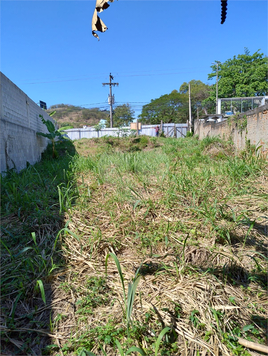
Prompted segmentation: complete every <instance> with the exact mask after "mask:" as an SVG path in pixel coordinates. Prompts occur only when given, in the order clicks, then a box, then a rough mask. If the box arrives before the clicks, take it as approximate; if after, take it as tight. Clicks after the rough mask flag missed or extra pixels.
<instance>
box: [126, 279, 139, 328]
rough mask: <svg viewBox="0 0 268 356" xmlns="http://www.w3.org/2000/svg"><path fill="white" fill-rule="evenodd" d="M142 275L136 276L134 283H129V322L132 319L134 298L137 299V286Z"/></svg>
mask: <svg viewBox="0 0 268 356" xmlns="http://www.w3.org/2000/svg"><path fill="white" fill-rule="evenodd" d="M140 278H141V277H140V276H139V277H137V278H134V281H133V283H129V285H128V295H127V322H128V324H129V322H130V321H131V314H132V309H133V304H134V299H135V293H136V289H137V286H138V284H139V281H140Z"/></svg>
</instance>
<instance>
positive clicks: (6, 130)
mask: <svg viewBox="0 0 268 356" xmlns="http://www.w3.org/2000/svg"><path fill="white" fill-rule="evenodd" d="M40 114H41V115H43V117H44V119H45V120H48V119H49V120H51V121H52V122H54V121H53V120H52V118H51V117H50V116H49V115H48V114H47V113H46V112H45V111H44V110H42V109H41V108H40V107H39V106H38V105H37V104H36V103H35V102H34V101H33V100H31V99H30V98H29V97H28V96H27V95H26V94H25V93H24V92H23V91H22V90H21V89H19V88H18V87H17V86H16V85H15V84H14V83H13V82H11V80H9V79H8V78H7V77H6V76H5V75H4V74H3V73H1V72H0V159H1V166H0V169H1V173H2V172H6V171H7V170H9V169H12V168H14V169H15V170H16V171H18V172H19V171H20V170H22V169H24V168H25V167H26V166H27V162H29V163H30V164H34V163H36V162H38V161H39V160H40V158H41V153H42V152H43V151H44V150H45V148H46V146H47V144H48V142H49V140H47V139H46V138H44V137H40V136H37V135H36V132H38V131H40V132H44V133H47V132H48V131H47V128H46V126H45V125H44V124H43V123H42V121H41V118H40V117H39V115H40Z"/></svg>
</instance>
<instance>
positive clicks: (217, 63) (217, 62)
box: [212, 61, 221, 114]
mask: <svg viewBox="0 0 268 356" xmlns="http://www.w3.org/2000/svg"><path fill="white" fill-rule="evenodd" d="M220 63H221V62H220V61H215V63H212V64H215V65H216V66H217V80H216V114H218V70H219V64H220Z"/></svg>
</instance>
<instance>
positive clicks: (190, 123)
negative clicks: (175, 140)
mask: <svg viewBox="0 0 268 356" xmlns="http://www.w3.org/2000/svg"><path fill="white" fill-rule="evenodd" d="M189 125H190V132H192V108H191V84H190V83H189Z"/></svg>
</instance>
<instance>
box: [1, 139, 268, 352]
mask: <svg viewBox="0 0 268 356" xmlns="http://www.w3.org/2000/svg"><path fill="white" fill-rule="evenodd" d="M66 145H70V147H69V149H71V148H72V147H71V144H70V143H68V144H66ZM74 145H75V149H76V151H77V154H75V155H73V153H72V155H69V154H65V155H62V156H60V158H59V159H58V160H55V161H51V160H49V159H44V160H43V161H42V162H41V163H40V164H38V165H35V166H34V167H28V169H27V170H25V171H24V172H22V173H21V174H19V175H17V174H15V173H10V174H9V175H8V176H7V177H5V178H3V179H2V216H3V218H2V227H3V229H2V236H1V238H2V327H1V330H2V350H3V351H4V352H3V354H5V352H7V351H8V350H9V352H10V350H11V351H12V352H13V353H14V354H32V355H41V354H51V355H80V356H82V355H83V356H84V355H90V354H91V353H94V354H96V355H106V354H107V355H125V354H128V352H129V354H135V353H136V354H139V353H140V354H145V355H155V354H156V355H249V354H250V353H249V351H250V350H251V349H250V348H248V347H246V346H243V345H241V343H243V341H241V339H243V340H248V341H251V342H254V343H255V344H258V347H260V348H262V347H264V346H263V345H265V344H266V343H267V339H266V335H267V313H266V310H267V301H268V299H267V247H268V245H267V222H268V221H267V219H268V214H267V211H268V194H267V192H268V174H267V173H268V165H267V161H266V160H265V158H263V157H258V156H257V154H255V153H254V151H253V150H248V151H245V152H242V153H241V154H239V155H235V153H234V151H233V148H232V145H231V144H230V143H226V142H224V141H221V140H219V139H218V138H210V139H209V138H207V139H205V140H203V141H198V140H197V139H195V138H186V139H164V138H163V139H162V138H158V139H156V138H147V137H139V138H120V139H117V138H100V139H91V140H85V139H84V140H79V141H76V142H75V143H74ZM66 147H67V146H66ZM72 149H73V148H72ZM58 150H59V152H60V149H58ZM27 174H28V175H27ZM44 302H45V304H44ZM11 346H12V347H11ZM5 350H6V351H5ZM13 353H12V354H13Z"/></svg>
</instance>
